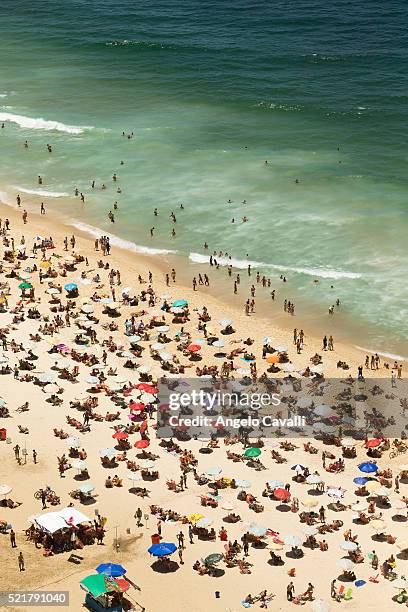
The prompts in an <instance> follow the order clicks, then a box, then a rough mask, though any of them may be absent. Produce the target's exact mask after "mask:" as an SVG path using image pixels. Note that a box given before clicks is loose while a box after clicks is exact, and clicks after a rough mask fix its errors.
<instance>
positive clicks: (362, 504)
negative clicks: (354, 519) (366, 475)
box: [351, 501, 368, 512]
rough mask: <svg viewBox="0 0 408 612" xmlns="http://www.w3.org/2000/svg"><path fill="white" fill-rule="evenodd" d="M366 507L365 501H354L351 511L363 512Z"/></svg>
mask: <svg viewBox="0 0 408 612" xmlns="http://www.w3.org/2000/svg"><path fill="white" fill-rule="evenodd" d="M367 508H368V504H367V503H366V502H364V501H363V502H361V501H360V502H356V503H355V504H353V505H352V506H351V509H352V510H353V512H365V511H366V510H367Z"/></svg>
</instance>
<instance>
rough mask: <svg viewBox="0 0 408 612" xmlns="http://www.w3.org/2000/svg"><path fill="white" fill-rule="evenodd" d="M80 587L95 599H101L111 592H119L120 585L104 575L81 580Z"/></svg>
mask: <svg viewBox="0 0 408 612" xmlns="http://www.w3.org/2000/svg"><path fill="white" fill-rule="evenodd" d="M80 585H81V587H82V588H84V589H85V590H86V591H89V593H90V594H91V595H92V596H93V597H100V596H101V595H104V594H105V593H108V592H109V591H114V590H116V591H119V585H118V583H117V582H115V581H114V580H113V579H112V578H109V577H108V576H105V575H104V574H92V575H91V576H87V577H86V578H84V579H83V580H81V582H80Z"/></svg>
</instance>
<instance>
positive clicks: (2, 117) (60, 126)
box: [0, 112, 93, 134]
mask: <svg viewBox="0 0 408 612" xmlns="http://www.w3.org/2000/svg"><path fill="white" fill-rule="evenodd" d="M0 121H10V122H11V123H16V124H17V125H19V126H20V127H22V128H27V129H29V130H50V131H57V132H66V133H67V134H82V132H83V131H84V130H92V129H93V128H92V127H89V126H77V125H66V124H65V123H60V122H59V121H48V120H47V119H41V118H39V119H35V118H33V117H25V116H24V115H14V114H13V113H3V112H0Z"/></svg>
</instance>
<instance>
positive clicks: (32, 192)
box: [12, 185, 69, 198]
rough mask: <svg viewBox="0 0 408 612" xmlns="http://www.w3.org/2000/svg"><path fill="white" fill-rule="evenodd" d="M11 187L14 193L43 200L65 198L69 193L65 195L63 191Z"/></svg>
mask: <svg viewBox="0 0 408 612" xmlns="http://www.w3.org/2000/svg"><path fill="white" fill-rule="evenodd" d="M12 187H13V189H15V190H16V191H21V193H28V194H30V195H37V196H41V197H43V198H67V197H68V196H69V193H65V192H64V191H46V190H45V189H26V188H25V187H18V186H17V185H12Z"/></svg>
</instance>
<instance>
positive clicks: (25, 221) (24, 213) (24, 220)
mask: <svg viewBox="0 0 408 612" xmlns="http://www.w3.org/2000/svg"><path fill="white" fill-rule="evenodd" d="M27 217H28V212H27V211H26V210H25V209H24V211H23V223H24V225H26V223H27Z"/></svg>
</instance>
